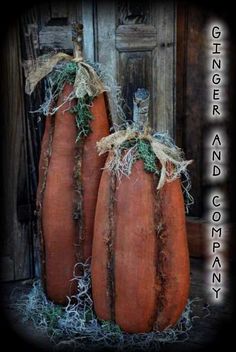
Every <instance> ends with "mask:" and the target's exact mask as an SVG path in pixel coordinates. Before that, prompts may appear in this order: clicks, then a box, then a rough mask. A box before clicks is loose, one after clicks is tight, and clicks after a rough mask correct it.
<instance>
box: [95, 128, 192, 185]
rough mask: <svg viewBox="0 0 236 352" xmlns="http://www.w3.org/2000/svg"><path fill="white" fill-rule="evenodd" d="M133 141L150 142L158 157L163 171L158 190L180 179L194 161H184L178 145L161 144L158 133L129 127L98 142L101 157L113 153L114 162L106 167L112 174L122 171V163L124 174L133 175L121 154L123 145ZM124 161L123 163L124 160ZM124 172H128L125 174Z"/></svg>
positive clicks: (110, 162) (124, 156) (161, 171)
mask: <svg viewBox="0 0 236 352" xmlns="http://www.w3.org/2000/svg"><path fill="white" fill-rule="evenodd" d="M132 139H144V140H147V141H149V143H150V145H151V148H152V150H153V152H154V154H155V155H156V157H157V159H158V160H159V161H160V164H161V170H160V178H159V182H158V185H157V189H158V190H159V189H160V188H162V187H163V185H164V183H165V182H166V181H167V182H171V181H173V180H175V179H176V178H178V177H179V176H180V174H181V173H182V172H184V171H185V170H186V168H187V166H188V165H189V164H190V163H191V162H192V160H184V159H183V152H182V150H181V149H180V148H178V147H177V146H176V145H174V144H172V145H167V144H165V143H164V142H160V141H159V140H158V133H156V134H155V136H154V135H152V134H151V133H150V130H149V129H148V128H146V129H145V130H144V131H142V132H140V131H137V129H136V128H135V127H127V129H126V130H121V131H117V132H115V133H113V134H111V135H109V136H107V137H104V138H102V139H101V140H100V141H99V142H97V150H98V153H99V155H101V154H104V153H106V152H108V151H111V152H112V153H113V160H112V161H108V162H107V163H106V165H105V168H107V169H109V170H110V171H112V172H118V170H119V171H120V168H119V166H117V165H118V163H120V165H121V168H122V171H121V173H122V174H126V176H129V174H130V173H131V168H130V167H126V168H124V167H123V166H124V160H127V159H128V158H127V156H128V153H129V151H128V152H127V154H126V155H123V154H122V153H121V152H120V147H121V145H122V144H123V143H124V142H126V141H129V140H132ZM121 158H122V159H123V163H122V160H121ZM168 163H171V164H172V165H173V166H174V167H172V168H168V167H167V165H168ZM124 170H126V171H125V172H124Z"/></svg>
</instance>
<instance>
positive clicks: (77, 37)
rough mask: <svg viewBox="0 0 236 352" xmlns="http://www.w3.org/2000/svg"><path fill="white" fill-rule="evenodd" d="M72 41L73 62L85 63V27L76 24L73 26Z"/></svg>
mask: <svg viewBox="0 0 236 352" xmlns="http://www.w3.org/2000/svg"><path fill="white" fill-rule="evenodd" d="M72 41H73V46H74V48H73V54H74V59H73V61H77V62H80V61H83V54H82V44H83V25H82V24H80V23H76V24H74V25H73V30H72Z"/></svg>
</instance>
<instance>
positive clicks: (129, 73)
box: [119, 51, 152, 120]
mask: <svg viewBox="0 0 236 352" xmlns="http://www.w3.org/2000/svg"><path fill="white" fill-rule="evenodd" d="M150 65H152V53H151V52H147V51H146V52H121V53H120V55H119V67H120V72H121V73H120V84H121V86H122V88H123V89H122V94H123V96H124V97H126V101H127V106H128V108H129V109H126V116H127V118H128V119H130V120H132V114H131V113H132V110H133V93H134V92H136V90H137V89H138V88H141V87H145V88H146V89H148V90H149V92H150V94H151V92H152V77H151V76H150V75H148V70H149V67H150ZM150 98H151V99H152V96H150Z"/></svg>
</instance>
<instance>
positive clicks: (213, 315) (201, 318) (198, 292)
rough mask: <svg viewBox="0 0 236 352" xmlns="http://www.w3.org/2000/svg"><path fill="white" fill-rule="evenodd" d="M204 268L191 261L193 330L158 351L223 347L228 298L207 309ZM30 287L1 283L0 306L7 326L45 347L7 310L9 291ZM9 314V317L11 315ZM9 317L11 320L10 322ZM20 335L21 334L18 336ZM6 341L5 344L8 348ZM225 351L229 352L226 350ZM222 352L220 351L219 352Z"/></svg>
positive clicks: (229, 308)
mask: <svg viewBox="0 0 236 352" xmlns="http://www.w3.org/2000/svg"><path fill="white" fill-rule="evenodd" d="M205 277H206V275H205V266H204V263H203V261H202V260H200V259H191V292H190V298H191V299H195V302H193V315H194V316H196V317H195V318H194V320H193V328H192V330H191V331H190V333H189V338H188V340H186V341H184V342H178V343H172V344H165V345H163V346H161V351H163V352H167V351H171V352H172V351H178V352H182V351H183V352H185V351H186V352H187V351H203V350H207V351H211V349H209V348H210V346H209V344H212V343H213V342H216V341H218V340H219V338H221V341H219V344H220V343H222V345H224V342H225V337H224V336H223V335H222V331H221V329H222V327H227V326H228V324H229V323H230V319H231V312H232V306H231V305H232V304H231V303H230V302H231V301H232V297H230V296H231V295H230V292H229V293H228V295H227V297H225V299H224V303H223V304H217V305H216V304H215V305H209V300H208V295H207V290H208V289H209V286H208V285H209V283H207V282H206V280H205ZM31 285H32V282H31V281H24V282H17V283H16V282H15V283H3V284H2V301H1V302H2V306H3V307H5V311H6V315H8V316H9V320H10V325H12V326H13V327H14V329H16V330H17V331H21V334H23V335H26V336H30V340H32V341H34V342H35V341H36V345H37V344H38V345H40V346H41V345H42V346H45V347H46V350H47V351H48V350H50V348H49V347H48V346H49V344H48V338H47V337H45V336H39V335H38V332H37V331H36V330H35V329H34V328H33V326H32V325H31V324H29V323H24V324H23V325H22V322H21V321H20V319H19V318H17V317H15V316H14V312H12V311H11V309H10V308H9V306H8V304H9V299H10V294H11V292H12V290H13V289H15V288H19V289H20V290H21V292H22V290H23V291H24V292H27V291H28V290H30V288H31ZM197 298H198V299H197ZM12 314H13V315H12ZM11 317H13V318H11ZM22 331H23V333H22ZM12 342H13V341H12ZM9 343H10V342H9V340H8V344H9ZM226 351H229V350H226ZM223 352H224V351H223Z"/></svg>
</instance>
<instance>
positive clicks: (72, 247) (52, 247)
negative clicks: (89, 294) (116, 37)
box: [37, 84, 109, 304]
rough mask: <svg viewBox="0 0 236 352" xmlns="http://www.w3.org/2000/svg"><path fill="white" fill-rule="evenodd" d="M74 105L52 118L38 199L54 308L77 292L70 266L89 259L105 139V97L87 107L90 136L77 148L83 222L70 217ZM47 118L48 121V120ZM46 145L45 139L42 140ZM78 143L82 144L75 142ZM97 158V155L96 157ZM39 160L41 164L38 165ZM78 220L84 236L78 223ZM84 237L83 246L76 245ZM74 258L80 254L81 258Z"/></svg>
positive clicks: (74, 193)
mask: <svg viewBox="0 0 236 352" xmlns="http://www.w3.org/2000/svg"><path fill="white" fill-rule="evenodd" d="M72 89H73V87H72V86H71V85H68V84H67V85H65V87H64V90H63V92H62V94H61V96H60V97H59V100H58V103H57V104H58V105H59V104H61V103H62V101H63V99H64V97H66V96H68V95H69V94H70V92H71V91H72ZM74 104H75V101H72V102H71V103H70V105H69V103H66V104H64V105H63V106H62V107H61V108H60V109H59V110H58V111H57V112H56V114H55V125H54V130H53V136H52V143H51V156H50V157H49V160H48V161H49V165H48V170H47V175H46V180H44V181H45V182H46V187H45V190H44V192H43V196H42V215H41V224H42V225H41V227H42V235H43V245H44V248H43V251H44V260H45V263H44V283H45V289H46V293H47V295H48V297H49V298H50V299H51V300H53V301H54V302H56V303H60V304H65V303H67V296H70V295H72V294H75V293H76V289H77V288H76V284H75V282H72V281H71V279H72V278H73V271H74V266H75V264H76V263H77V262H78V257H80V259H83V260H86V259H87V258H88V256H90V255H91V251H92V237H93V222H94V218H93V217H94V213H95V204H96V199H97V191H98V184H99V181H100V175H101V170H100V169H101V168H102V167H103V165H104V161H105V160H104V157H102V158H101V157H99V156H98V155H97V152H96V149H95V145H96V141H97V140H98V139H100V138H101V137H103V136H106V135H107V134H109V122H108V118H107V112H106V106H105V102H104V96H103V95H101V96H99V97H98V98H96V99H95V100H94V102H93V107H92V108H91V110H92V114H93V117H94V119H93V120H92V123H91V127H92V132H91V133H90V135H89V136H88V137H86V138H85V139H84V143H82V144H81V155H80V157H81V164H82V167H81V179H82V190H83V195H84V200H83V202H82V219H81V218H79V219H78V220H77V221H76V220H75V219H74V218H73V215H74V211H75V206H76V201H77V190H76V180H75V168H76V160H77V156H78V146H77V145H76V142H75V141H76V137H77V127H76V123H75V116H74V115H73V114H72V113H71V112H70V111H66V110H67V109H68V108H70V107H72V106H73V105H74ZM50 119H51V118H50ZM46 140H49V128H48V127H47V123H46V127H45V141H46ZM43 141H44V137H43ZM79 143H81V142H79ZM48 145H49V144H48V143H46V142H45V147H44V143H43V144H42V151H41V158H40V164H39V168H40V169H39V176H40V177H39V185H38V191H37V193H38V195H39V194H40V190H39V189H42V184H43V174H44V171H42V169H44V168H45V165H46V164H45V163H46V161H43V160H44V159H43V153H44V154H45V149H46V148H48ZM95 153H96V156H95ZM41 160H42V161H41ZM80 221H82V222H83V226H82V233H80V229H81V228H80V226H78V222H80ZM80 238H83V241H80ZM78 253H80V254H81V253H82V254H83V258H81V256H79V254H78Z"/></svg>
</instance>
